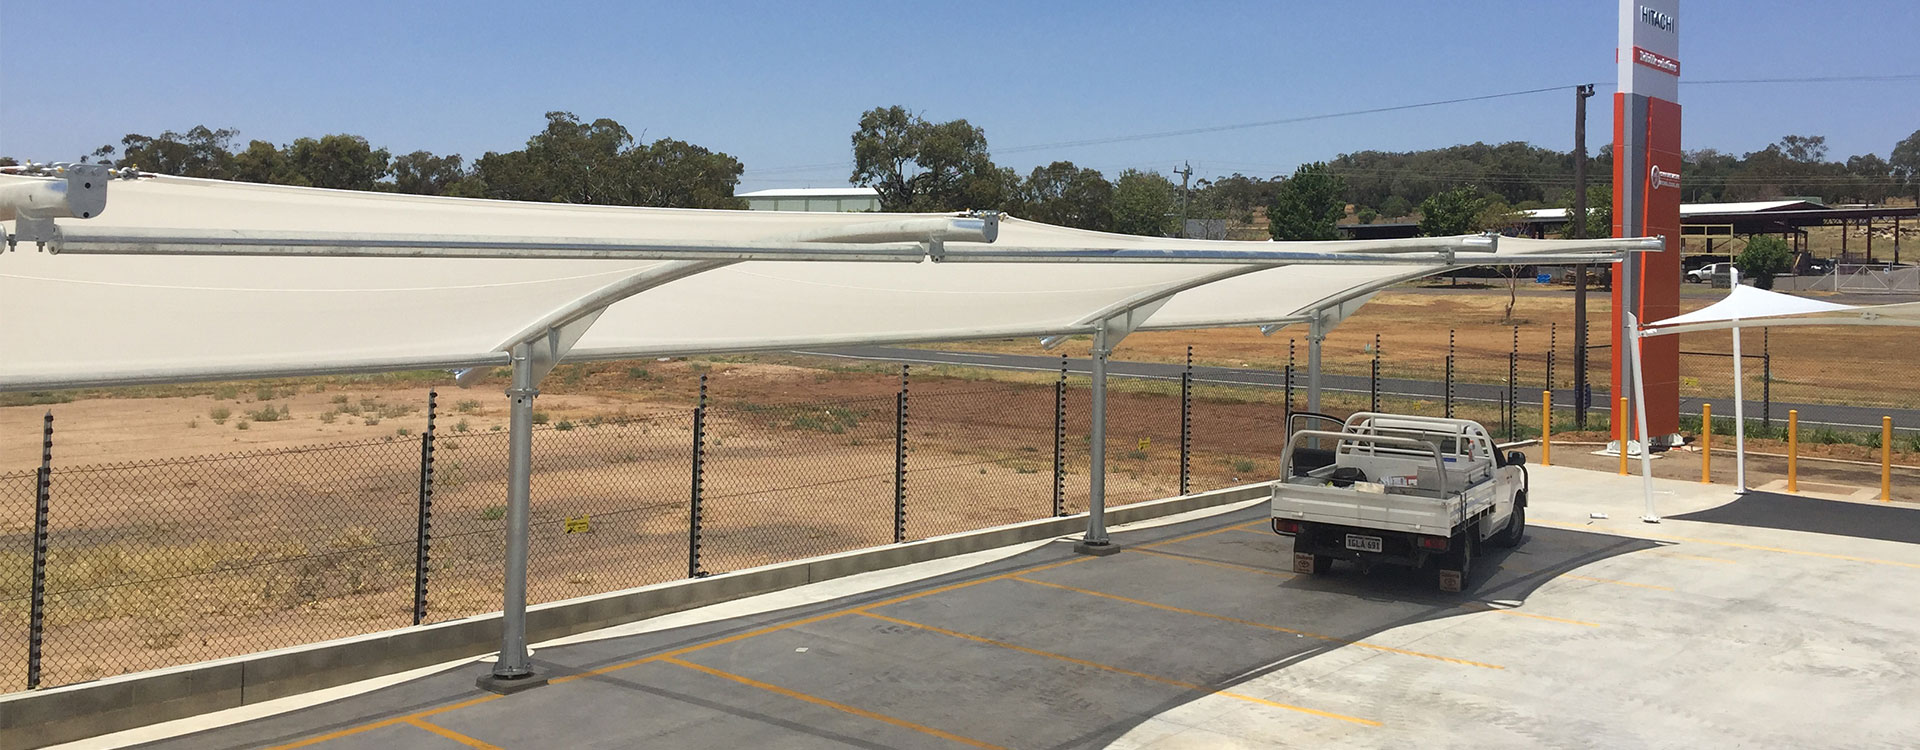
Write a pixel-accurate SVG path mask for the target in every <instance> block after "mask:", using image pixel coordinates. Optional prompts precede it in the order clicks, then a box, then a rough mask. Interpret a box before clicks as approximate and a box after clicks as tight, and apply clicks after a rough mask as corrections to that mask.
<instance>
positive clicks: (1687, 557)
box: [1660, 552, 1740, 564]
mask: <svg viewBox="0 0 1920 750" xmlns="http://www.w3.org/2000/svg"><path fill="white" fill-rule="evenodd" d="M1660 554H1663V555H1666V556H1667V557H1678V558H1681V559H1683V560H1700V561H1703V562H1717V563H1736V564H1737V563H1739V562H1740V561H1739V560H1728V559H1727V558H1724V557H1701V556H1700V555H1685V554H1681V553H1679V552H1662V553H1660Z"/></svg>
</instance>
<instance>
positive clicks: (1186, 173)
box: [1173, 162, 1193, 239]
mask: <svg viewBox="0 0 1920 750" xmlns="http://www.w3.org/2000/svg"><path fill="white" fill-rule="evenodd" d="M1173 173H1174V174H1177V175H1180V238H1181V239H1186V238H1187V201H1188V197H1189V196H1191V195H1192V194H1191V193H1189V192H1187V180H1188V178H1191V177H1193V162H1182V163H1181V165H1180V169H1176V170H1173Z"/></svg>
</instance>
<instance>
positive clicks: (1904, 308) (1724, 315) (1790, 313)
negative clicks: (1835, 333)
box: [1641, 286, 1920, 336]
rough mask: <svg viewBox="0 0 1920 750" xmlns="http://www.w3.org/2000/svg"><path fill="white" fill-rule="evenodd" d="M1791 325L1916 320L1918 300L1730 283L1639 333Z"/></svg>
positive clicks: (1909, 323)
mask: <svg viewBox="0 0 1920 750" xmlns="http://www.w3.org/2000/svg"><path fill="white" fill-rule="evenodd" d="M1790 325H1893V326H1915V325H1920V302H1902V303H1895V304H1889V305H1841V304H1836V303H1833V302H1825V301H1822V300H1817V299H1809V298H1806V297H1796V296H1793V295H1791V294H1781V293H1779V292H1774V291H1768V290H1765V289H1756V288H1754V287H1750V286H1735V287H1734V288H1733V289H1732V290H1731V291H1729V292H1728V293H1727V296H1726V298H1725V299H1722V300H1720V301H1719V302H1715V303H1713V304H1711V305H1707V306H1706V307H1702V308H1700V309H1698V310H1695V311H1693V312H1690V313H1685V314H1682V315H1676V316H1674V317H1671V318H1667V319H1666V320H1659V321H1654V322H1652V323H1647V324H1646V325H1645V326H1643V328H1642V332H1641V335H1643V336H1667V335H1671V334H1676V333H1687V332H1689V331H1712V330H1722V329H1728V328H1761V327H1766V326H1790Z"/></svg>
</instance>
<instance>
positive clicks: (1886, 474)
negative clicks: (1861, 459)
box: [1880, 417, 1893, 503]
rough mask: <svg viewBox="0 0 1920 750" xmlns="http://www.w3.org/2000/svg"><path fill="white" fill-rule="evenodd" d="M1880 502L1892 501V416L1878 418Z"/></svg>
mask: <svg viewBox="0 0 1920 750" xmlns="http://www.w3.org/2000/svg"><path fill="white" fill-rule="evenodd" d="M1880 502H1883V503H1890V502H1893V417H1881V418H1880Z"/></svg>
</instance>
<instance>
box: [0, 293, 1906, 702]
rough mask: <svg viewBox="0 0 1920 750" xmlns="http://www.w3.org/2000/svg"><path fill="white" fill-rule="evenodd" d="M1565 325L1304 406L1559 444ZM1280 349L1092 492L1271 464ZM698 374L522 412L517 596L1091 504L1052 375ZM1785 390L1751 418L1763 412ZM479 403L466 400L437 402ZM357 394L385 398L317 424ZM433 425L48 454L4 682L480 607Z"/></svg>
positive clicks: (1760, 390)
mask: <svg viewBox="0 0 1920 750" xmlns="http://www.w3.org/2000/svg"><path fill="white" fill-rule="evenodd" d="M1563 333H1564V332H1561V331H1558V330H1557V329H1551V328H1550V329H1549V330H1548V331H1547V332H1546V335H1545V336H1540V335H1538V332H1529V335H1527V336H1523V335H1521V334H1520V333H1519V332H1516V333H1515V334H1514V335H1512V336H1509V337H1505V338H1506V340H1505V341H1499V342H1491V343H1490V342H1489V341H1487V340H1486V339H1485V337H1481V338H1480V340H1477V341H1476V342H1475V343H1476V346H1477V348H1474V349H1469V348H1467V347H1465V346H1455V345H1449V346H1448V347H1447V348H1446V349H1445V350H1444V353H1442V352H1436V351H1434V350H1433V349H1432V348H1429V349H1427V350H1426V351H1427V352H1428V353H1425V354H1419V355H1409V354H1407V353H1398V354H1397V353H1395V352H1391V351H1383V350H1382V347H1381V345H1380V344H1379V342H1378V339H1375V340H1374V341H1373V343H1371V344H1370V345H1366V348H1365V350H1364V354H1365V356H1363V357H1359V358H1355V357H1352V356H1347V357H1344V358H1342V359H1343V361H1341V362H1339V363H1337V364H1336V363H1334V362H1333V361H1332V360H1330V361H1329V364H1330V365H1331V366H1330V367H1329V368H1328V372H1327V373H1326V374H1325V375H1324V378H1323V380H1324V382H1323V394H1322V398H1321V405H1320V411H1322V412H1326V413H1329V414H1332V415H1334V416H1344V415H1346V414H1350V413H1352V412H1355V411H1360V410H1376V411H1387V412H1399V413H1412V414H1424V415H1432V416H1452V417H1459V418H1467V419H1475V420H1478V421H1480V422H1482V423H1483V424H1485V425H1486V426H1487V427H1488V429H1489V430H1490V431H1491V432H1493V433H1494V434H1495V436H1496V437H1498V438H1500V439H1503V440H1509V439H1526V438H1531V437H1537V436H1538V435H1539V433H1540V430H1541V427H1542V424H1541V414H1540V396H1541V392H1542V391H1544V390H1552V391H1553V393H1554V406H1555V414H1554V419H1553V428H1554V429H1556V430H1559V431H1567V430H1571V429H1575V426H1576V419H1575V412H1574V405H1575V403H1576V401H1575V393H1576V386H1577V384H1578V382H1579V380H1580V378H1579V377H1578V367H1579V358H1578V357H1577V356H1575V355H1574V352H1575V350H1574V347H1573V343H1572V341H1571V338H1572V337H1571V336H1570V335H1563ZM1755 338H1761V340H1760V341H1758V342H1755V343H1758V344H1759V346H1758V347H1752V348H1755V349H1757V350H1758V354H1753V353H1749V355H1748V365H1749V366H1748V367H1747V376H1748V380H1747V382H1746V384H1745V388H1746V395H1747V397H1748V399H1749V400H1754V399H1763V400H1765V401H1766V402H1768V403H1773V402H1775V401H1776V400H1779V399H1783V398H1786V399H1800V400H1810V399H1812V398H1815V397H1816V396H1817V395H1818V394H1817V391H1818V388H1817V386H1816V385H1814V384H1815V383H1817V382H1819V380H1820V379H1821V378H1826V377H1830V375H1829V374H1827V373H1824V372H1809V373H1806V374H1804V375H1799V374H1796V373H1798V371H1797V370H1795V369H1793V368H1795V367H1800V366H1801V365H1799V364H1796V363H1792V362H1790V361H1779V360H1776V359H1774V358H1773V356H1772V353H1771V352H1769V351H1768V349H1767V344H1766V342H1765V340H1764V338H1762V337H1755ZM1534 339H1539V340H1537V341H1536V340H1534ZM1496 343H1497V344H1501V345H1504V346H1499V347H1498V348H1490V347H1493V346H1494V345H1495V344H1496ZM1287 346H1288V348H1289V350H1290V351H1291V352H1293V353H1294V355H1295V356H1293V357H1290V360H1289V361H1292V362H1294V363H1295V364H1294V365H1293V366H1290V367H1288V368H1286V369H1285V370H1284V375H1283V377H1282V378H1281V379H1280V381H1279V382H1278V383H1268V384H1265V385H1246V384H1235V383H1232V382H1228V381H1226V380H1218V379H1210V378H1208V377H1205V374H1206V370H1207V368H1202V370H1201V374H1200V375H1196V371H1195V370H1194V369H1193V368H1192V367H1191V366H1189V367H1188V368H1186V370H1185V371H1183V372H1181V373H1180V374H1179V375H1178V376H1177V377H1174V378H1166V377H1163V376H1155V377H1145V378H1121V377H1116V378H1113V379H1112V380H1111V381H1110V385H1109V404H1108V423H1107V424H1108V427H1107V436H1108V444H1107V446H1106V448H1107V457H1108V480H1107V494H1108V503H1109V505H1110V506H1120V505H1125V504H1128V503H1133V502H1140V501H1145V500H1152V499H1156V498H1161V497H1168V496H1173V495H1177V494H1182V493H1183V492H1200V491H1206V490H1212V489H1218V488H1223V487H1229V486H1234V485H1238V484H1243V483H1246V482H1252V481H1260V480H1262V479H1264V478H1267V477H1270V476H1272V475H1273V474H1274V473H1275V472H1276V471H1277V458H1276V457H1277V456H1278V455H1279V454H1280V452H1281V450H1282V449H1283V447H1284V443H1285V439H1286V437H1285V430H1284V429H1281V428H1279V426H1280V425H1283V424H1285V421H1286V417H1287V415H1288V414H1290V413H1294V412H1297V411H1304V410H1306V408H1307V382H1306V381H1307V373H1306V366H1305V364H1306V347H1305V345H1304V342H1301V341H1289V342H1287ZM1352 348H1355V349H1358V348H1359V347H1357V346H1356V347H1352ZM1588 354H1589V356H1588V357H1587V362H1588V382H1589V384H1590V385H1591V386H1592V387H1593V388H1594V390H1596V391H1598V392H1599V397H1597V398H1595V399H1594V400H1593V402H1592V408H1591V411H1590V412H1589V413H1588V415H1587V421H1586V429H1588V430H1590V431H1600V432H1602V433H1604V432H1605V431H1606V430H1607V429H1608V419H1607V417H1608V414H1607V412H1608V409H1607V403H1606V401H1605V389H1606V387H1607V383H1608V380H1609V375H1608V367H1609V366H1610V365H1609V358H1608V356H1607V354H1608V352H1607V351H1606V349H1605V347H1604V346H1602V347H1598V348H1595V349H1591V350H1590V351H1589V352H1588ZM1729 362H1730V360H1729V357H1728V356H1727V355H1725V354H1714V353H1711V352H1708V353H1701V354H1698V355H1695V354H1688V355H1685V356H1683V357H1682V399H1683V408H1682V411H1683V412H1686V411H1687V404H1691V403H1694V402H1697V401H1700V400H1703V399H1714V398H1722V397H1728V396H1730V386H1731V381H1730V375H1729V374H1728V373H1730V367H1728V364H1729ZM1063 365H1064V361H1063ZM1756 365H1757V366H1756ZM700 382H701V390H700V398H699V400H698V401H697V402H696V404H695V405H694V407H693V408H691V409H688V408H662V409H656V410H653V411H648V412H644V413H640V414H627V413H624V411H623V413H622V414H620V415H619V416H617V417H592V418H588V419H584V420H581V421H577V422H575V421H568V420H560V421H557V422H555V421H552V420H550V419H548V418H547V415H546V414H544V413H542V412H539V411H536V412H535V414H534V421H535V423H536V426H535V430H534V466H533V468H534V472H535V473H534V478H533V487H532V490H533V491H532V517H531V519H532V545H531V556H530V573H529V592H528V598H529V601H530V602H532V603H541V602H551V601H556V600H561V599H567V598H572V597H579V596H587V595H593V594H599V593H604V592H609V591H618V590H622V589H627V588H632V587H638V586H645V585H649V584H655V583H661V582H665V581H672V580H676V579H681V578H685V577H689V576H701V575H709V574H713V573H721V572H727V571H733V570H739V569H743V568H749V567H754V566H759V565H766V564H770V563H776V562H782V561H787V560H793V559H798V558H803V557H810V556H816V555H823V554H830V553H835V552H842V551H847V550H854V549H860V548H866V547H872V546H876V545H884V544H890V543H896V542H902V541H912V540H917V539H924V538H928V537H935V536H941V535H945V534H953V533H959V532H964V531H969V530H974V529H980V528H986V527H991V526H997V525H1003V524H1007V523H1013V522H1018V521H1023V520H1028V519H1036V518H1046V517H1051V516H1055V515H1067V514H1073V513H1079V512H1084V511H1085V510H1086V502H1087V493H1088V485H1089V482H1088V478H1089V469H1090V451H1089V445H1088V435H1089V433H1090V422H1089V420H1090V416H1091V403H1090V401H1091V395H1090V388H1089V385H1090V384H1089V381H1088V379H1087V378H1086V376H1084V375H1070V374H1069V373H1068V372H1067V371H1066V369H1065V368H1064V366H1063V369H1062V370H1061V371H1060V373H1059V374H1058V375H1057V376H1056V377H1055V378H1053V379H1052V382H1044V381H1041V382H1002V381H980V380H968V379H963V378H926V379H923V380H919V381H916V380H914V379H913V378H912V377H911V373H910V371H908V370H907V369H906V368H902V369H901V372H900V381H899V383H898V386H897V387H896V388H892V389H890V390H894V391H895V392H893V393H890V394H884V395H881V393H884V391H883V390H882V389H866V390H863V391H862V393H863V394H864V393H875V392H876V391H880V393H876V394H875V395H870V396H869V395H862V396H860V397H858V398H842V399H838V400H834V401H831V402H821V401H811V400H805V395H804V393H803V394H800V395H798V396H793V397H789V398H791V399H793V400H789V401H786V402H779V401H767V400H759V399H760V398H761V397H759V396H755V395H752V394H751V392H742V393H735V394H730V395H725V396H722V397H713V398H709V397H708V394H707V390H706V387H705V377H704V376H702V377H701V380H700ZM876 385H880V386H882V388H884V386H885V384H884V383H879V384H876ZM1899 387H1905V386H1904V385H1902V386H1899ZM863 388H864V386H863ZM343 398H344V397H341V398H336V402H339V401H341V400H342V399H343ZM1890 398H1895V399H1897V398H1901V396H1899V395H1897V394H1896V395H1895V396H1892V397H1890ZM1788 403H1793V402H1786V403H1773V405H1772V406H1770V407H1763V408H1761V409H1760V410H1757V411H1756V412H1755V413H1751V414H1750V415H1749V416H1750V417H1752V418H1753V419H1754V420H1755V421H1756V422H1759V423H1762V424H1764V423H1765V421H1766V419H1767V418H1768V417H1769V416H1770V417H1771V419H1772V421H1773V424H1776V425H1777V424H1779V423H1780V422H1781V421H1782V420H1784V408H1782V407H1784V406H1786V405H1788ZM1910 403H1911V402H1909V405H1910ZM478 405H479V402H477V401H463V402H461V405H460V409H459V411H458V412H457V414H463V413H467V412H466V410H467V409H469V408H478ZM362 406H364V407H365V408H366V409H373V408H376V406H377V407H378V408H384V409H388V410H393V409H397V408H402V407H399V406H396V405H391V404H387V405H374V404H373V402H372V401H371V400H369V401H367V402H366V403H364V404H353V403H347V404H340V405H339V406H337V407H336V408H340V409H353V408H360V407H362ZM436 410H437V406H436V405H435V403H434V401H433V398H432V397H429V403H428V406H427V409H426V413H427V415H428V419H427V423H426V424H427V427H426V429H425V431H424V433H422V434H420V435H417V436H416V435H408V434H406V431H405V430H401V431H400V432H401V434H400V435H398V436H395V437H385V438H383V439H380V440H371V441H364V442H352V443H336V444H328V445H314V446H307V447H299V448H289V449H277V450H263V451H252V452H245V453H231V454H220V455H208V456H198V457H192V458H177V459H162V460H150V461H134V462H125V463H110V464H96V465H88V466H62V465H60V464H59V463H58V462H57V460H56V461H55V462H54V464H53V468H52V469H51V472H50V474H49V476H48V480H49V481H48V488H49V489H48V491H47V503H46V507H47V511H46V514H45V517H46V523H47V530H48V533H47V535H46V537H45V538H44V540H43V545H42V546H39V548H38V549H36V547H37V545H36V539H37V538H38V537H37V535H36V533H35V529H36V524H37V523H39V521H38V520H37V519H36V510H37V506H39V505H40V495H39V493H40V474H39V472H38V471H32V470H29V471H14V472H10V473H0V494H4V496H5V497H6V498H8V500H7V501H6V502H0V623H4V627H5V629H6V632H7V634H8V635H7V637H6V638H5V644H6V645H5V647H4V648H0V684H6V685H12V686H27V687H38V686H53V685H62V684H69V683H73V682H78V681H83V680H90V679H96V678H100V677H106V676H111V675H115V674H122V673H127V672H133V671H139V670H145V669H153V668H159V667H165V666H170V665H175V664H182V663H188V662H195V661H202V660H206V659H213V658H219V657H225V656H232V655H237V654H242V653H248V652H254V651H260V650H265V649H271V648H279V647H285V646H291V645H297V644H302V643H309V642H313V641H318V640H325V639H329V638H337V637H342V636H348V635H354V634H359V633H367V632H374V631H378V630H383V629H389V628H394V627H400V626H405V625H409V624H417V623H423V622H438V621H444V620H449V619H454V618H459V617H466V616H470V615H475V614H480V613H486V612H492V611H495V610H497V609H498V608H499V604H500V598H501V578H502V559H501V554H500V551H501V547H502V541H503V539H504V537H505V534H506V529H505V523H506V510H507V509H506V497H507V455H508V445H507V443H508V436H507V433H506V432H505V431H504V430H502V429H501V428H500V427H491V428H489V430H488V431H486V432H479V431H469V426H468V420H467V419H464V418H461V419H458V421H457V422H455V423H454V424H453V425H452V426H448V425H447V424H446V422H447V421H448V419H447V418H446V417H444V416H442V417H439V418H438V419H437V421H436V418H435V415H436ZM1715 412H1716V414H1717V415H1719V414H1721V413H1722V410H1721V409H1719V408H1716V409H1715ZM343 413H351V412H343ZM1727 413H1728V414H1730V411H1728V412H1727ZM1723 418H1724V417H1723ZM1806 418H1807V416H1806V413H1805V412H1803V414H1802V419H1803V420H1804V419H1806ZM1683 421H1684V417H1683ZM1914 423H1915V422H1911V421H1909V422H1904V423H1903V424H1902V427H1903V428H1905V427H1906V426H1907V425H1911V424H1914ZM49 424H50V423H49ZM49 429H50V427H49ZM1916 442H1920V441H1916ZM54 454H55V457H56V459H57V457H58V446H57V441H56V443H55V450H54ZM36 552H41V553H44V555H45V558H44V559H45V567H44V570H45V579H44V590H43V591H38V592H36V587H35V585H34V575H33V570H34V568H35V565H34V558H35V555H36ZM36 603H37V605H38V611H39V612H40V613H41V614H42V615H43V618H42V619H40V620H38V622H37V624H36V618H35V616H34V612H35V610H36ZM36 637H37V638H38V639H39V640H40V642H41V644H42V649H41V653H40V654H39V658H38V659H37V660H36V659H34V658H33V656H34V655H33V654H31V653H29V652H30V650H31V649H30V645H29V644H31V643H33V642H34V641H35V639H36Z"/></svg>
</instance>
